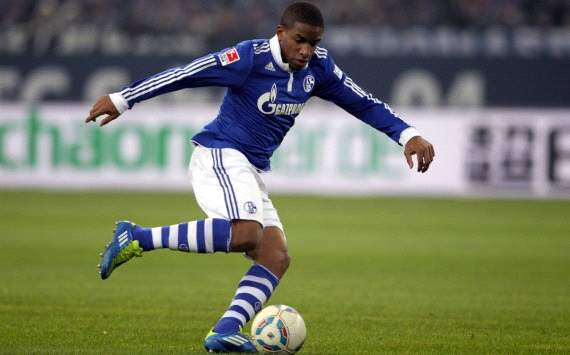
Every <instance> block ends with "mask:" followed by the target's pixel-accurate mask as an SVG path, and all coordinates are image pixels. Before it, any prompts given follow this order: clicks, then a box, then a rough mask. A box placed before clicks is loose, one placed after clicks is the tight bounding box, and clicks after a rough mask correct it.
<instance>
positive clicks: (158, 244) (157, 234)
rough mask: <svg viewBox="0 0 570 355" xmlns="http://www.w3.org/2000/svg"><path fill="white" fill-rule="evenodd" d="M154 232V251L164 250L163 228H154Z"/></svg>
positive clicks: (152, 230)
mask: <svg viewBox="0 0 570 355" xmlns="http://www.w3.org/2000/svg"><path fill="white" fill-rule="evenodd" d="M151 232H152V245H153V247H154V249H160V248H162V228H161V227H154V228H152V229H151Z"/></svg>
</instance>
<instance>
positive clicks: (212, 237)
mask: <svg viewBox="0 0 570 355" xmlns="http://www.w3.org/2000/svg"><path fill="white" fill-rule="evenodd" d="M133 239H134V240H138V241H139V245H140V246H141V248H143V250H144V251H149V250H153V249H160V248H170V249H173V250H180V251H186V252H195V253H214V252H217V251H223V252H226V253H227V252H229V251H230V242H231V222H230V221H228V220H225V219H219V218H208V219H205V220H200V221H192V222H188V223H180V224H173V225H171V226H164V227H155V228H144V227H140V226H137V227H135V229H134V230H133Z"/></svg>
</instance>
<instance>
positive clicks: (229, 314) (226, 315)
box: [222, 311, 247, 327]
mask: <svg viewBox="0 0 570 355" xmlns="http://www.w3.org/2000/svg"><path fill="white" fill-rule="evenodd" d="M222 318H235V319H237V320H239V321H240V323H241V325H242V327H243V326H244V325H245V323H247V319H245V317H244V316H243V314H241V313H239V312H236V311H226V313H224V315H223V316H222Z"/></svg>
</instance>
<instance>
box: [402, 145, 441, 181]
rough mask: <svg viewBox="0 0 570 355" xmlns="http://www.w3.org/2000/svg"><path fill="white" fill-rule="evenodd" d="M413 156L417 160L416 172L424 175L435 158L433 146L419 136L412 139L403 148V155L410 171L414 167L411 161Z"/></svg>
mask: <svg viewBox="0 0 570 355" xmlns="http://www.w3.org/2000/svg"><path fill="white" fill-rule="evenodd" d="M414 154H415V155H416V156H417V158H418V172H422V173H425V172H426V171H427V170H428V169H429V165H430V164H431V162H432V161H433V158H434V157H435V150H434V149H433V145H431V143H430V142H428V141H426V140H425V139H423V138H422V137H420V136H416V137H413V138H412V139H410V140H409V141H408V143H406V147H405V148H404V155H405V156H406V160H407V161H408V165H409V166H410V169H411V168H413V167H414V161H413V160H412V155H414Z"/></svg>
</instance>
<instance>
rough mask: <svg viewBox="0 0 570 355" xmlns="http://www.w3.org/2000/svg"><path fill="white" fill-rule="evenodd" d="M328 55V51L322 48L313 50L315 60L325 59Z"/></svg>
mask: <svg viewBox="0 0 570 355" xmlns="http://www.w3.org/2000/svg"><path fill="white" fill-rule="evenodd" d="M328 53H329V51H327V50H326V49H324V48H323V47H319V46H317V48H315V55H316V56H317V58H320V59H325V58H326V57H327V56H328Z"/></svg>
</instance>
